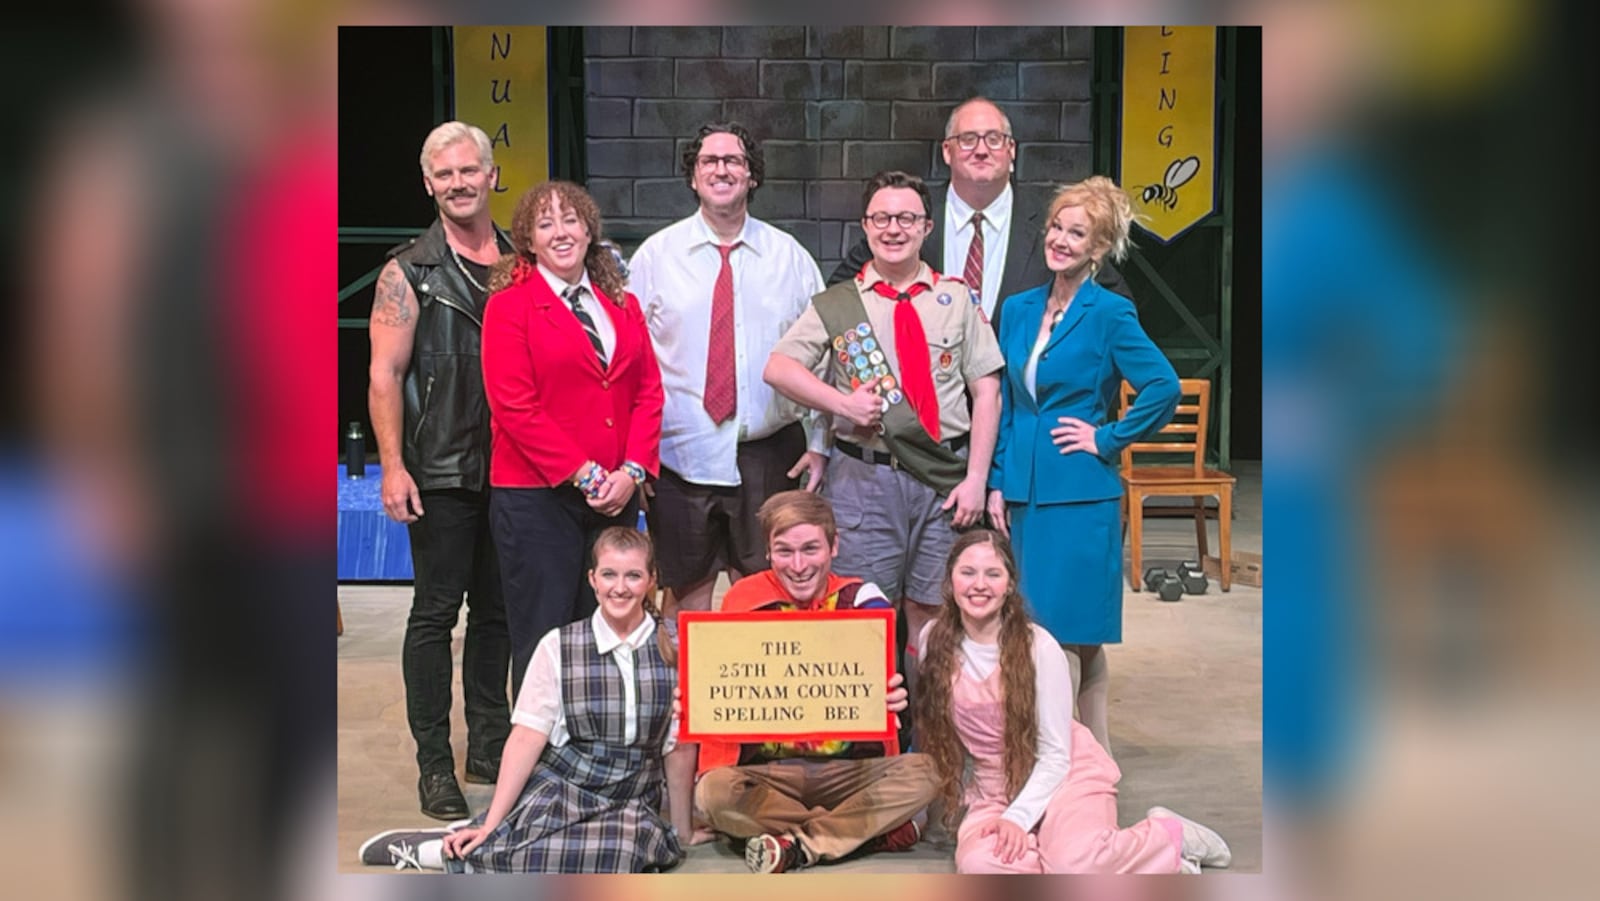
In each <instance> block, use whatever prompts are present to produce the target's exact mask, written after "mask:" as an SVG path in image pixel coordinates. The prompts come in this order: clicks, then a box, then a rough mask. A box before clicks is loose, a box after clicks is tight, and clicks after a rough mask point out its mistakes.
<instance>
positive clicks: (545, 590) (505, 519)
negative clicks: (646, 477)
mask: <svg viewBox="0 0 1600 901" xmlns="http://www.w3.org/2000/svg"><path fill="white" fill-rule="evenodd" d="M489 494H490V500H489V519H490V524H491V525H490V531H491V532H493V533H494V543H495V547H496V548H498V549H499V551H500V575H501V584H502V585H503V586H504V593H505V599H506V623H507V624H508V625H509V627H510V633H511V673H512V676H513V678H514V680H515V684H516V689H515V694H516V695H520V694H521V693H522V680H523V679H524V678H525V677H526V676H527V673H528V661H529V660H532V659H533V649H534V648H535V647H537V646H538V645H539V639H541V638H543V637H544V635H545V633H546V632H549V631H550V630H551V629H555V628H558V627H560V626H564V625H566V624H567V623H570V622H573V621H575V620H579V619H582V618H584V617H586V616H588V615H589V614H591V613H593V612H594V611H595V607H596V602H595V597H594V589H593V588H590V587H589V580H588V579H587V578H585V575H586V574H587V573H588V571H589V553H590V550H591V549H592V548H593V547H594V540H595V539H596V538H597V537H599V535H600V533H601V532H602V531H604V530H605V529H606V528H607V527H609V526H628V527H630V528H632V527H634V526H636V525H637V524H638V522H639V493H638V492H637V491H635V492H634V494H633V497H632V498H630V499H629V500H628V504H627V506H626V507H624V508H623V509H622V512H621V513H618V514H617V515H616V516H612V517H606V516H601V515H600V514H599V513H596V512H595V511H594V509H593V508H591V507H590V506H589V502H588V501H587V500H585V499H584V496H583V494H582V492H580V491H578V489H577V488H574V487H572V486H571V485H562V486H560V487H557V488H494V489H491V491H490V493H489Z"/></svg>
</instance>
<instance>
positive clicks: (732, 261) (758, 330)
mask: <svg viewBox="0 0 1600 901" xmlns="http://www.w3.org/2000/svg"><path fill="white" fill-rule="evenodd" d="M737 240H739V241H742V242H743V244H742V245H741V246H740V247H737V248H735V249H734V250H733V252H732V253H730V254H729V256H728V265H729V268H730V269H732V271H733V333H734V339H733V340H734V366H735V376H734V381H735V384H736V385H737V387H738V393H737V411H736V412H735V414H734V416H733V417H732V418H730V419H729V420H728V421H726V422H724V423H722V424H721V425H714V424H712V422H711V417H710V416H709V415H707V414H706V411H705V388H706V353H707V350H708V348H709V345H710V332H711V293H712V291H713V290H714V289H715V287H716V282H717V274H718V273H719V272H721V271H722V253H721V251H719V250H718V246H719V245H720V244H721V243H722V242H721V241H720V240H719V239H718V238H717V236H716V233H715V232H713V231H712V230H711V226H710V225H709V224H707V222H706V221H705V218H704V217H703V216H701V214H700V213H699V211H696V212H695V213H694V214H693V215H691V216H689V217H688V218H686V219H682V220H680V221H678V222H675V223H673V224H672V225H669V226H667V227H666V228H663V229H662V230H660V231H658V232H656V233H655V234H653V235H651V236H650V237H649V238H648V239H646V240H645V242H644V243H643V244H641V245H640V246H639V249H638V250H637V251H635V252H634V255H633V259H632V260H630V261H629V263H628V271H629V277H628V278H629V280H628V289H629V290H630V291H632V292H633V294H634V295H635V296H636V297H638V298H639V304H640V306H641V307H642V308H643V310H644V317H645V322H646V324H647V325H648V326H649V328H650V338H651V340H652V341H653V343H654V344H655V351H656V359H657V360H658V361H659V363H660V364H661V385H662V388H663V389H664V390H665V393H666V404H665V407H664V408H663V410H662V417H661V463H662V465H663V466H665V467H666V468H668V469H671V470H672V471H673V472H676V473H677V474H678V475H680V476H682V477H683V478H684V479H686V480H688V481H690V482H694V483H696V484H701V485H738V484H739V464H738V444H739V442H741V441H753V440H756V439H758V438H766V437H768V436H770V435H771V434H773V433H774V432H776V431H778V430H779V429H780V428H783V427H784V426H786V425H788V424H789V423H791V422H795V421H796V420H799V419H801V418H802V416H804V415H805V411H804V410H803V409H802V408H801V407H800V406H799V405H797V404H794V403H792V402H790V401H789V400H787V399H785V398H784V397H783V396H782V395H779V394H778V393H777V392H776V391H774V390H772V386H770V385H768V384H767V383H766V382H765V381H763V380H762V378H761V372H762V370H763V369H764V368H766V365H767V357H768V356H769V355H770V354H771V353H772V346H773V345H774V344H776V343H778V339H779V338H782V337H783V335H784V333H785V332H787V331H788V330H789V326H790V325H792V324H794V321H795V320H796V319H798V318H800V314H801V313H802V312H804V311H805V309H806V306H807V304H809V303H810V302H811V298H812V296H813V295H815V294H817V293H819V292H820V291H822V289H823V287H824V286H823V283H822V272H821V270H819V269H818V268H817V263H816V261H815V260H813V259H812V258H811V254H809V253H807V252H806V250H805V248H803V247H801V246H800V242H798V241H796V240H795V239H794V238H793V237H791V236H790V235H789V234H788V233H787V232H785V231H782V230H780V229H778V228H775V227H773V226H771V225H768V224H767V223H765V222H762V221H761V220H759V219H756V218H754V217H751V216H746V217H745V221H744V228H743V229H742V230H741V231H740V234H739V237H738V239H737ZM813 420H814V418H813ZM808 432H809V433H810V434H809V436H808V446H809V447H810V448H811V449H812V450H815V451H819V452H823V453H825V452H826V449H827V446H828V439H827V435H826V428H825V427H819V426H818V425H817V424H816V422H815V421H812V422H810V423H808Z"/></svg>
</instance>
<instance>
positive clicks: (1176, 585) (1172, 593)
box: [1144, 566, 1183, 601]
mask: <svg viewBox="0 0 1600 901" xmlns="http://www.w3.org/2000/svg"><path fill="white" fill-rule="evenodd" d="M1144 587H1146V588H1148V589H1150V590H1151V591H1153V592H1155V593H1156V594H1159V595H1160V596H1161V599H1162V600H1163V601H1176V600H1178V599H1179V598H1181V597H1183V580H1182V579H1180V578H1178V577H1177V576H1175V575H1173V574H1172V573H1170V572H1168V571H1167V569H1166V567H1163V566H1152V567H1150V568H1149V569H1147V570H1145V571H1144Z"/></svg>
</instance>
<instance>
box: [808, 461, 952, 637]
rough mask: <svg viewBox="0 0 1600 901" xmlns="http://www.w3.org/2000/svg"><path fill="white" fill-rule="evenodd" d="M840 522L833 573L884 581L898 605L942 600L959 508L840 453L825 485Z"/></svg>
mask: <svg viewBox="0 0 1600 901" xmlns="http://www.w3.org/2000/svg"><path fill="white" fill-rule="evenodd" d="M822 491H823V494H825V495H826V496H827V498H828V500H829V502H830V503H832V504H833V515H834V518H835V519H836V520H838V523H839V556H837V557H835V558H834V560H833V571H834V572H836V573H838V574H839V575H841V576H856V577H858V578H861V579H865V580H867V581H869V582H876V583H878V587H879V588H882V589H883V593H884V594H885V595H887V596H888V597H889V598H890V599H891V600H898V599H900V598H909V599H910V600H912V601H915V602H917V603H919V604H926V605H931V606H937V605H938V604H940V603H942V601H941V598H940V586H941V585H942V584H943V582H944V565H945V558H946V557H948V556H949V554H950V546H951V545H952V544H954V543H955V540H956V533H955V527H954V526H952V525H951V518H952V516H953V515H954V510H940V509H939V508H940V506H941V505H943V504H944V502H945V499H946V498H947V497H948V495H943V494H939V493H938V492H936V491H934V489H932V488H930V487H929V486H927V485H925V484H923V483H922V482H921V481H919V480H918V479H917V478H916V477H915V476H913V475H911V474H910V473H908V472H906V471H904V470H901V469H897V468H894V467H890V466H886V465H884V464H882V463H867V462H865V461H863V460H857V459H856V458H854V457H851V456H847V455H845V454H844V453H842V452H840V451H839V450H838V449H835V450H834V451H833V452H832V454H831V455H830V456H829V458H828V474H827V479H826V481H825V482H824V483H823V486H822Z"/></svg>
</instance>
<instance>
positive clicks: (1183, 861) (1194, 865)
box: [1178, 855, 1200, 876]
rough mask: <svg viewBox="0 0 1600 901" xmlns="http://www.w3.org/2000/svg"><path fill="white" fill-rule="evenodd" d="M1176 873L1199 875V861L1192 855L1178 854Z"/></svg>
mask: <svg viewBox="0 0 1600 901" xmlns="http://www.w3.org/2000/svg"><path fill="white" fill-rule="evenodd" d="M1178 873H1179V874H1181V875H1184V876H1199V875H1200V861H1198V860H1195V859H1194V858H1193V857H1184V856H1182V855H1179V857H1178Z"/></svg>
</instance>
